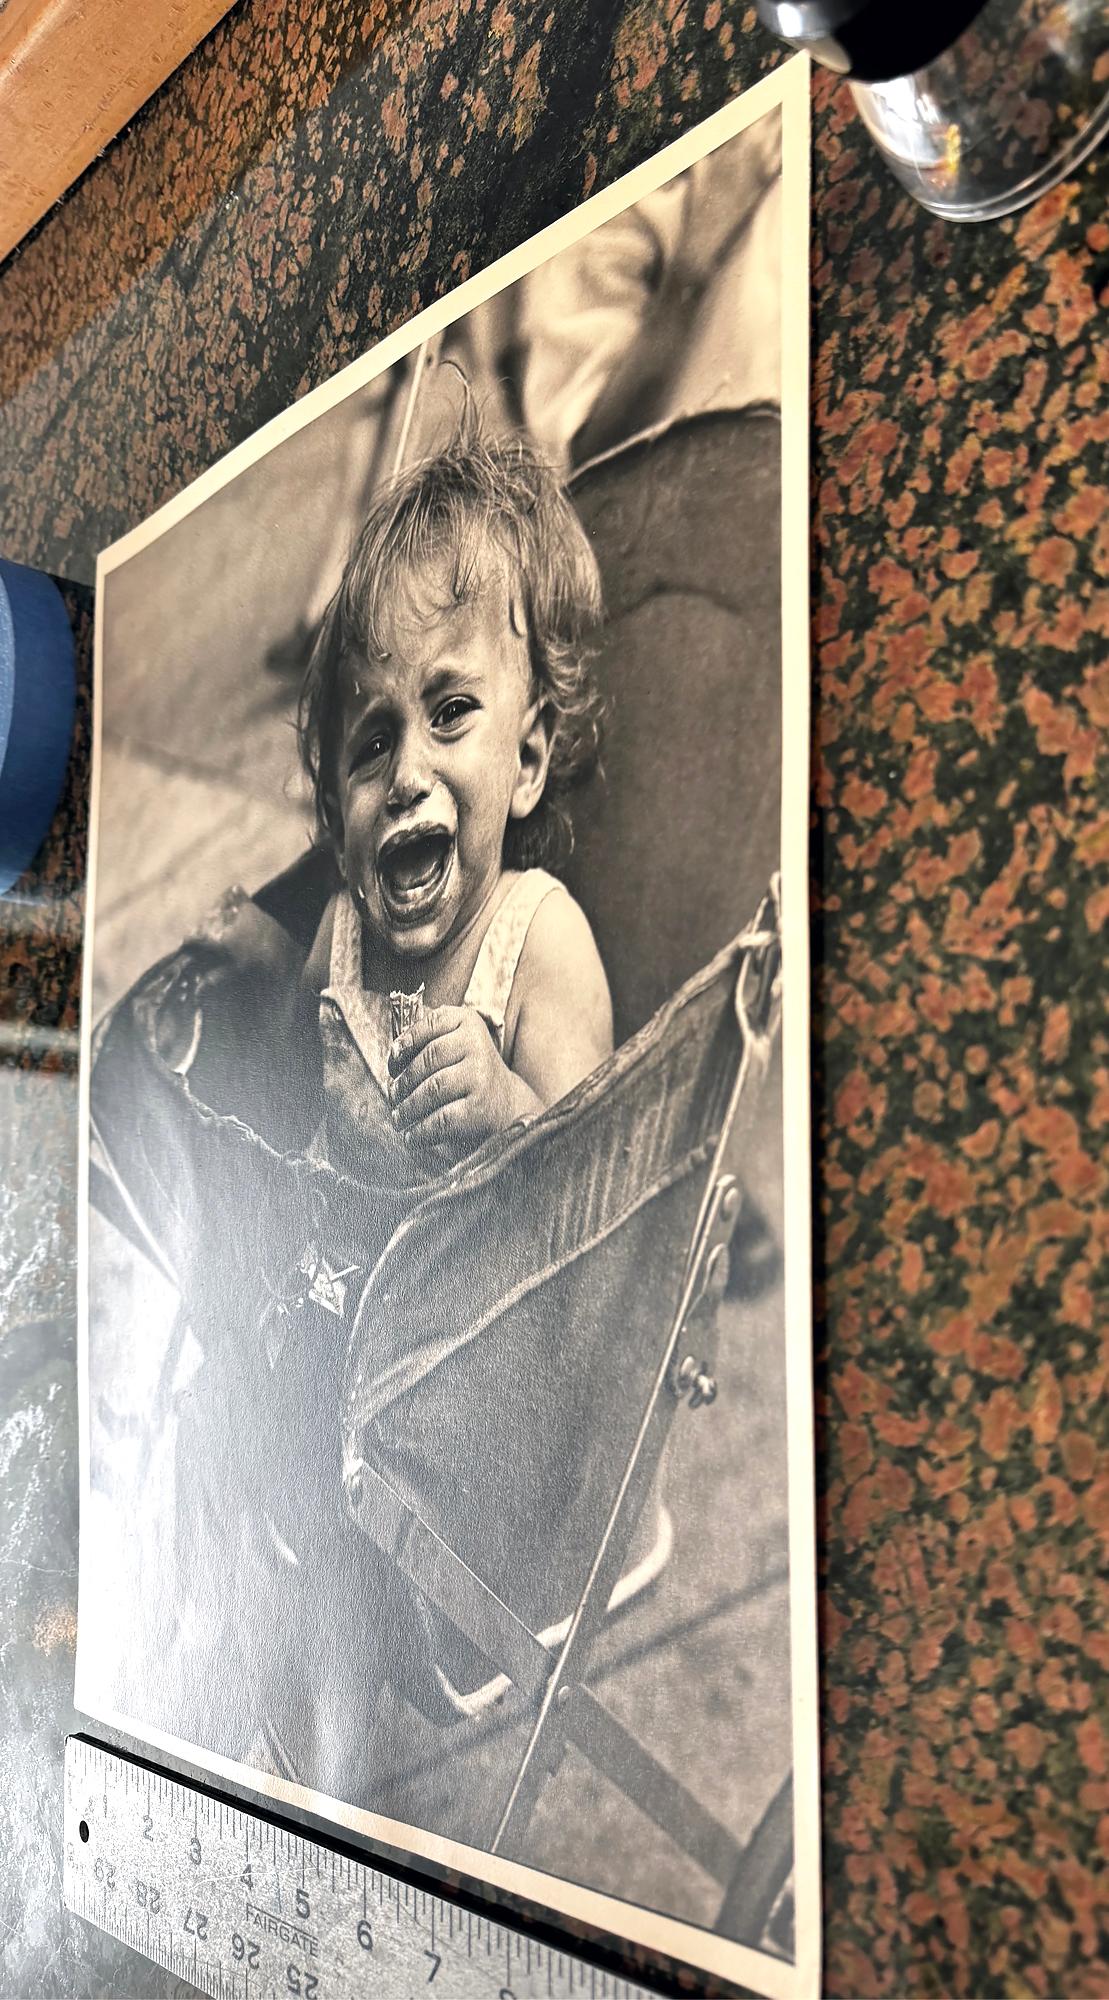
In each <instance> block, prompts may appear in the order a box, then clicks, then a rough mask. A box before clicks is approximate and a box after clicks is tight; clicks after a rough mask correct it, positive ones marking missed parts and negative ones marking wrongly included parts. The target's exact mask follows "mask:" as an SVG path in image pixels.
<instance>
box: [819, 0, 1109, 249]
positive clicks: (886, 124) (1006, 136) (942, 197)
mask: <svg viewBox="0 0 1109 2000" xmlns="http://www.w3.org/2000/svg"><path fill="white" fill-rule="evenodd" d="M851 88H852V91H853V94H854V97H855V101H856V103H857V105H858V108H859V111H860V113H861V115H862V118H863V122H864V123H865V125H866V127H867V130H868V131H869V133H870V135H871V137H872V139H873V140H874V142H875V144H876V145H877V147H878V149H879V151H880V152H881V153H882V155H883V157H884V158H885V159H886V160H887V161H888V163H889V165H890V166H891V167H892V169H893V171H894V173H895V174H896V175H897V177H898V179H899V180H900V181H901V182H902V183H903V184H904V186H905V187H906V188H908V190H909V192H910V194H912V195H914V196H915V197H916V199H917V200H918V201H919V202H922V203H923V205H924V207H925V208H928V209H931V210H932V212H933V213H934V214H936V215H941V216H944V217H945V218H947V219H949V220H952V221H966V222H982V221H988V220H990V219H992V218H994V217H996V216H999V215H1008V214H1010V213H1011V212H1012V211H1013V210H1014V209H1017V208H1023V207H1024V206H1025V204H1026V203H1028V202H1031V201H1035V200H1036V199H1037V198H1038V197H1039V196H1040V195H1042V194H1045V193H1046V192H1047V190H1048V188H1051V187H1054V186H1055V185H1056V183H1057V182H1058V181H1060V180H1063V179H1065V178H1066V176H1067V175H1068V174H1070V173H1073V171H1074V169H1075V168H1076V167H1077V166H1079V165H1080V164H1081V162H1082V161H1083V160H1084V159H1086V158H1087V157H1088V156H1089V154H1090V153H1092V152H1093V150H1094V149H1095V147H1096V146H1097V145H1098V144H1099V143H1100V142H1101V140H1102V139H1103V138H1104V137H1105V135H1106V133H1107V132H1109V6H1107V5H1106V4H1105V0H1018V4H1014V0H988V4H987V5H986V6H985V7H984V8H983V10H982V12H981V14H980V15H979V16H978V18H977V19H976V21H975V22H974V23H973V25H972V26H971V27H970V28H968V29H967V30H966V31H965V33H964V34H963V35H961V36H960V38H959V40H958V41H957V42H956V43H955V44H954V46H953V47H952V48H950V49H949V50H948V51H947V52H946V54H945V55H943V56H940V57H939V58H938V59H937V61H936V62H934V63H930V64H929V65H928V66H927V68H925V69H922V70H918V71H917V73H916V74H915V75H914V76H904V77H896V78H895V79H894V80H893V81H892V82H890V83H882V84H861V83H853V84H852V86H851Z"/></svg>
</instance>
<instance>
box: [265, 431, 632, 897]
mask: <svg viewBox="0 0 1109 2000" xmlns="http://www.w3.org/2000/svg"><path fill="white" fill-rule="evenodd" d="M491 545H492V546H494V547H495V548H496V549H497V550H498V551H499V552H500V553H501V554H502V555H503V556H505V557H507V558H508V560H509V562H510V563H511V565H512V567H513V569H514V571H515V577H514V582H515V583H517V584H518V586H519V594H520V598H521V603H522V610H523V616H524V619H525V621H526V637H527V640H528V644H529V649H530V654H531V668H532V676H533V688H534V694H535V697H536V698H537V699H539V700H541V701H542V702H544V703H545V704H546V706H547V708H548V711H549V717H550V722H551V729H552V738H553V748H552V752H551V760H550V766H549V769H548V774H547V782H546V787H545V790H544V793H543V797H542V799H541V800H540V803H539V805H538V806H537V807H536V808H535V810H534V812H533V813H532V814H531V815H530V817H529V818H528V819H526V820H516V819H510V820H509V822H508V828H507V830H506V835H505V862H506V864H507V865H509V866H512V867H531V866H535V865H536V864H537V863H540V862H546V863H551V862H557V860H558V857H559V854H560V852H563V851H564V850H565V847H566V844H567V841H568V838H569V832H570V828H569V814H568V811H567V807H566V796H567V794H568V793H569V792H570V791H571V790H572V788H573V787H574V785H575V784H578V783H579V782H580V781H581V779H582V778H584V777H585V776H587V775H588V773H589V772H590V771H591V770H592V769H593V768H594V766H595V764H596V761H597V752H598V744H599V727H600V704H599V701H598V698H597V695H596V692H595V689H594V687H593V682H592V677H591V673H590V654H589V651H588V642H589V639H590V636H591V634H592V633H593V631H594V630H595V628H596V627H597V625H598V623H599V621H600V616H601V582H600V575H599V572H598V569H597V562H596V558H595V556H594V554H593V551H592V549H591V547H590V545H589V541H588V538H587V536H586V533H585V530H584V528H583V527H582V525H581V522H580V521H579V519H578V516H577V514H576V513H575V511H574V508H573V506H572V505H571V503H570V501H569V499H568V498H567V496H566V494H565V493H564V491H563V489H562V487H561V485H560V484H559V481H558V479H557V477H556V475H555V473H554V472H553V470H552V469H551V467H550V466H549V465H548V464H547V462H546V460H545V459H544V458H543V457H542V456H541V454H540V453H539V452H538V451H536V449H535V448H534V446H533V445H531V444H530V443H529V442H528V441H527V440H526V439H525V438H521V437H516V436H513V437H506V438H491V437H486V436H484V435H483V433H482V431H481V428H480V425H479V423H478V421H477V419H476V416H475V414H474V410H473V406H472V403H471V402H470V399H469V398H467V401H466V406H465V409H464V412H463V416H462V419H461V421H460V423H459V425H458V428H457V429H456V431H455V433H454V435H453V437H452V438H451V440H450V442H449V443H448V444H446V445H445V446H443V448H442V449H441V450H439V451H437V452H435V453H434V455H432V456H431V457H428V458H425V459H423V460H422V461H420V462H419V463H417V464H414V465H412V466H411V467H409V468H407V469H406V470H405V471H403V472H401V473H400V474H399V475H398V476H397V477H396V478H395V479H394V480H392V481H391V482H390V483H389V485H388V486H387V487H385V488H384V489H383V491H382V492H381V493H380V495H379V496H378V498H377V499H376V500H375V502H374V504H373V507H372V508H371V511H370V513H369V515H368V517H367V519H366V521H365V523H364V524H363V526H362V529H361V531H360V533H359V535H358V537H357V540H356V541H355V544H354V547H353V549H352V551H351V554H350V558H349V560H348V562H347V565H346V569H345V571H344V574H343V579H342V582H341V583H340V585H339V588H338V590H337V591H336V593H335V596H334V597H333V598H332V600H331V603H330V605H329V606H328V608H327V611H326V613H325V615H324V618H323V621H322V624H321V626H320V630H319V632H318V634H317V637H316V642H315V645H314V647H313V650H312V656H311V659H310V661H309V664H308V670H307V674H306V676H305V680H304V686H303V689H302V691H301V697H300V707H299V712H298V718H297V728H298V739H299V744H300V753H301V759H302V762H303V764H304V768H305V770H306V771H307V774H308V777H309V779H310V781H311V784H312V789H313V794H314V798H315V807H316V823H317V828H318V831H319V834H320V836H321V837H322V838H326V839H330V840H331V841H332V843H333V844H334V845H335V846H336V847H337V848H340V847H341V845H342V838H343V828H342V813H341V808H340V803H339V793H338V782H337V774H338V766H339V755H340V750H341V745H342V726H343V706H344V700H343V697H344V687H345V681H344V676H345V674H346V673H347V672H348V671H349V669H350V667H351V666H352V665H357V664H358V663H359V662H360V661H366V660H370V661H373V660H375V659H376V660H382V659H384V658H385V657H387V652H388V645H389V632H390V629H391V625H390V621H391V614H393V613H395V610H396V604H397V597H398V592H399V591H402V590H404V589H405V588H406V587H408V586H409V585H410V584H411V583H412V581H413V579H414V578H415V577H416V576H417V575H419V576H420V577H421V580H422V579H423V578H424V577H426V575H427V573H428V570H429V566H431V565H439V566H440V567H441V566H442V559H443V558H444V556H445V557H447V558H448V565H447V570H446V574H447V579H448V581H447V591H448V593H449V594H448V596H447V598H446V601H445V602H444V603H443V605H442V607H441V609H442V610H443V611H448V610H449V609H450V608H451V606H452V605H456V604H461V603H464V602H466V601H467V600H468V599H469V598H470V597H471V596H472V595H473V594H474V593H475V592H476V591H477V590H479V589H480V588H481V586H482V582H483V569H484V572H485V573H487V569H488V556H489V551H490V546H491ZM421 601H423V598H422V593H421ZM393 629H395V628H393Z"/></svg>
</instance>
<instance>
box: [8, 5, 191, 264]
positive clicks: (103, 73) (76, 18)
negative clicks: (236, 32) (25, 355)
mask: <svg viewBox="0 0 1109 2000" xmlns="http://www.w3.org/2000/svg"><path fill="white" fill-rule="evenodd" d="M230 4H231V0H7V5H6V6H3V7H0V257H6V256H7V254H8V252H9V251H10V250H12V249H14V247H15V245H16V244H17V243H18V242H19V241H20V240H21V238H22V237H23V236H25V235H26V233H27V231H28V229H30V228H31V226H32V224H33V223H36V222H37V221H38V220H39V218H40V216H42V215H44V214H45V213H46V210H47V209H48V208H49V207H50V205H51V203H52V202H55V201H57V200H58V198H59V196H61V195H63V194H64V193H65V191H66V189H67V188H68V187H70V186H71V185H72V183H73V182H74V181H75V180H76V179H77V176H78V174H80V173H83V171H84V169H85V168H86V167H87V166H88V165H89V163H90V161H92V160H94V159H95V158H96V155H97V154H98V153H99V152H102V151H103V149H104V147H105V146H106V145H107V144H108V142H109V140H111V139H114V138H115V136H116V134H117V132H121V131H122V130H123V127H124V126H125V125H126V124H127V122H128V119H130V118H133V117H134V115H135V112H136V111H137V110H138V109H139V107H140V105H142V104H145V103H146V100H147V98H148V97H151V96H152V95H153V93H154V92H155V91H156V90H157V89H158V87H159V85H160V84H162V83H164V82H165V80H166V78H167V76H169V75H170V73H171V72H172V71H173V70H175V69H176V68H177V65H178V63H180V62H183V61H184V59H185V57H186V56H187V55H189V54H190V53H191V51H192V50H193V49H194V48H195V47H196V45H197V43H198V42H199V41H200V40H201V39H202V38H203V37H204V36H205V35H206V34H207V33H208V31H209V29H210V28H213V27H214V26H215V24H216V22H217V21H218V20H219V19H220V17H221V16H222V15H223V14H226V13H227V11H228V7H229V6H230Z"/></svg>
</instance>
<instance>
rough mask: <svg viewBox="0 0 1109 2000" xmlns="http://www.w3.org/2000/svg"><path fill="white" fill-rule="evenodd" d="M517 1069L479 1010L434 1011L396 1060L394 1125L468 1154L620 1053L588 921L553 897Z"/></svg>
mask: <svg viewBox="0 0 1109 2000" xmlns="http://www.w3.org/2000/svg"><path fill="white" fill-rule="evenodd" d="M516 991H517V997H518V1010H517V1019H516V1026H515V1033H514V1037H513V1045H512V1063H511V1067H509V1065H508V1064H507V1063H506V1062H505V1061H504V1060H503V1058H502V1057H501V1056H500V1055H499V1054H498V1052H497V1048H496V1045H495V1044H494V1041H493V1037H492V1035H491V1034H490V1033H489V1030H488V1028H487V1027H486V1024H485V1022H484V1020H483V1019H482V1016H481V1015H480V1014H478V1013H477V1012H476V1011H475V1009H474V1008H473V1007H433V1008H430V1009H429V1010H428V1011H427V1012H426V1013H425V1014H424V1015H423V1017H422V1018H421V1019H420V1020H419V1021H418V1022H416V1023H415V1024H414V1025H413V1026H412V1027H410V1028H406V1029H405V1030H404V1032H403V1033H402V1034H400V1035H398V1036H397V1038H396V1040H395V1042H394V1043H393V1047H392V1051H391V1053H390V1057H389V1068H390V1071H391V1082H390V1086H389V1098H390V1104H391V1107H392V1114H393V1122H394V1124H395V1126H396V1128H397V1130H398V1132H401V1133H403V1134H404V1136H405V1137H406V1138H408V1139H409V1140H411V1141H412V1142H413V1143H415V1144H416V1145H419V1146H421V1147H440V1146H446V1147H447V1148H449V1149H451V1150H453V1151H455V1152H465V1151H466V1150H467V1149H472V1148H473V1147H474V1146H479V1145H480V1144H481V1143H482V1141H483V1140H484V1139H487V1138H488V1137H489V1136H490V1134H491V1133H493V1132H501V1131H504V1129H505V1128H506V1126H509V1125H511V1124H513V1123H514V1122H515V1120H516V1119H518V1118H526V1117H532V1116H534V1115H535V1113H536V1112H537V1111H543V1110H545V1109H546V1107H547V1106H548V1105H549V1104H554V1103H555V1102H556V1101H557V1099H558V1098H560V1097H564V1096H565V1095H566V1092H567V1091H568V1090H572V1089H573V1087H574V1085H575V1084H576V1083H580V1081H581V1079H582V1078H583V1077H584V1076H588V1075H589V1072H590V1071H591V1070H593V1069H596V1067H597V1064H598V1063H600V1062H603V1061H604V1059H605V1057H606V1056H607V1055H610V1054H611V1052H612V1003H611V1000H610V998H609V991H608V981H607V979H606V978H605V973H604V967H603V966H602V964H601V960H600V955H599V953H598V951H597V947H596V945H595V944H594V942H593V933H592V932H591V930H590V928H589V925H588V923H587V922H586V919H585V917H584V916H583V914H582V912H581V910H579V908H578V906H577V904H576V903H574V902H573V901H571V899H570V897H569V896H549V897H547V899H546V901H545V902H543V903H541V904H540V906H539V909H538V910H537V911H536V914H535V916H534V917H533V919H532V923H531V928H530V930H529V931H528V937H527V943H526V945H525V947H524V950H523V953H522V954H521V957H520V964H519V968H518V970H517V974H516Z"/></svg>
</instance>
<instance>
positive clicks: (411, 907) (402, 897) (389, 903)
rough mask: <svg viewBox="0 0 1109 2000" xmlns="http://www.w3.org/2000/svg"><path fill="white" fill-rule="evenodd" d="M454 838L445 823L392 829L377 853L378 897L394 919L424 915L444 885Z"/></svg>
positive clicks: (409, 920) (400, 920) (406, 920)
mask: <svg viewBox="0 0 1109 2000" xmlns="http://www.w3.org/2000/svg"><path fill="white" fill-rule="evenodd" d="M453 855H454V839H453V836H452V835H451V834H449V833H448V832H447V831H446V829H445V827H421V828H420V829H419V830H418V831H414V832H412V833H395V834H394V835H393V837H392V839H391V840H387V841H386V842H385V845H384V846H383V847H382V849H381V852H380V853H379V855H378V857H377V879H378V883H379V885H380V888H381V896H382V901H383V902H384V904H385V907H386V909H387V910H388V912H389V915H390V917H392V918H393V920H394V922H396V923H402V924H404V923H414V922H416V921H417V920H418V919H422V918H424V917H425V916H426V915H427V914H428V912H429V910H430V909H432V907H433V906H434V904H435V903H437V902H438V900H439V898H440V896H441V895H442V893H443V890H444V888H445V887H446V882H447V877H448V875H449V874H450V868H451V861H452V858H453Z"/></svg>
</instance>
